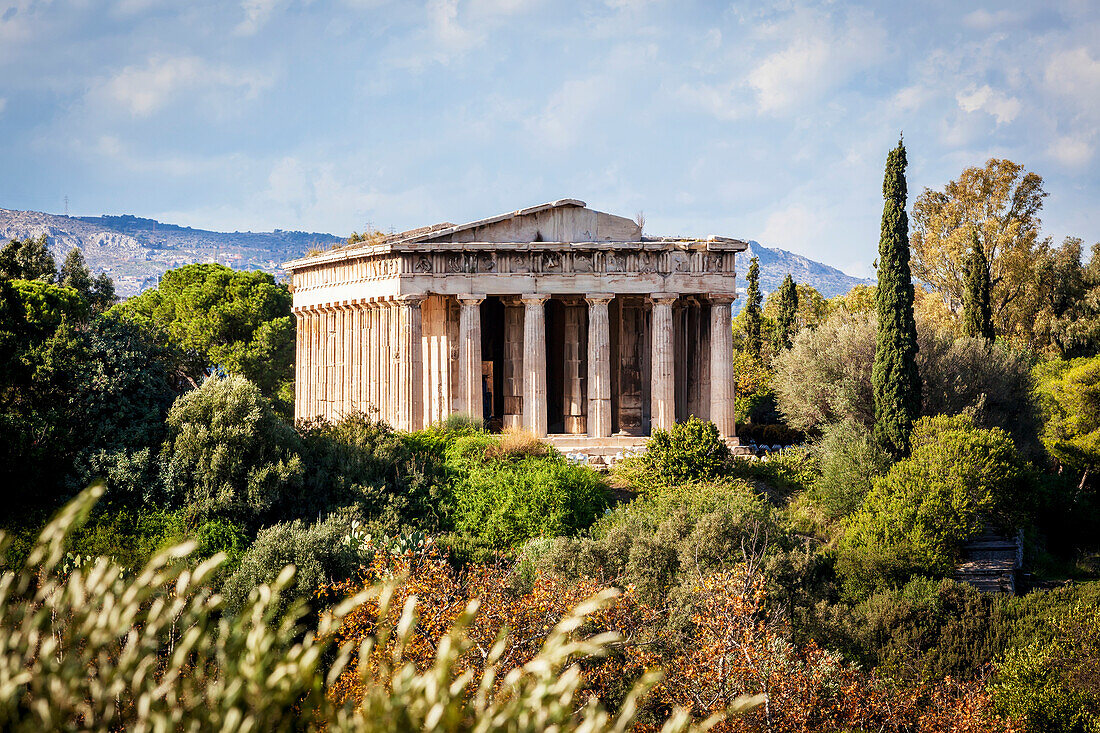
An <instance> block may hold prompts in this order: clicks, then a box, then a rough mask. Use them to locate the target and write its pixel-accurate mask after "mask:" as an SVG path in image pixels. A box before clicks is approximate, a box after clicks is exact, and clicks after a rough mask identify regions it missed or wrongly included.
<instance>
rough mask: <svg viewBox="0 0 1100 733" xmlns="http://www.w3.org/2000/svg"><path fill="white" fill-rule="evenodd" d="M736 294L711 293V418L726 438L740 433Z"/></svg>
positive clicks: (720, 433)
mask: <svg viewBox="0 0 1100 733" xmlns="http://www.w3.org/2000/svg"><path fill="white" fill-rule="evenodd" d="M735 297H736V296H734V295H725V294H716V293H712V294H711V296H710V420H711V422H713V423H714V424H715V425H716V426H717V427H718V433H719V435H721V436H722V437H723V438H732V437H734V436H735V435H737V417H736V413H735V412H734V407H733V398H734V374H733V324H732V319H731V317H730V304H731V303H732V302H733V300H734V298H735Z"/></svg>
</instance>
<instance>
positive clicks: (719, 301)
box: [707, 293, 737, 305]
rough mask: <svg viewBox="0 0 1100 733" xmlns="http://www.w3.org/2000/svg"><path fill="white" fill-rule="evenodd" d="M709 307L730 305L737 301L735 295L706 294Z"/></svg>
mask: <svg viewBox="0 0 1100 733" xmlns="http://www.w3.org/2000/svg"><path fill="white" fill-rule="evenodd" d="M707 298H708V299H710V304H711V305H730V304H731V303H733V301H735V300H737V293H707Z"/></svg>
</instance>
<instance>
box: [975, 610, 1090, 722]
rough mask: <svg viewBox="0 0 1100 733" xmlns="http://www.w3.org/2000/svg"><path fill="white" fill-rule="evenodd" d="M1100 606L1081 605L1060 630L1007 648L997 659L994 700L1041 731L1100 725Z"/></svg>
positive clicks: (1058, 625) (1057, 625)
mask: <svg viewBox="0 0 1100 733" xmlns="http://www.w3.org/2000/svg"><path fill="white" fill-rule="evenodd" d="M1098 675H1100V608H1097V607H1096V606H1093V607H1077V608H1074V609H1071V610H1070V612H1069V613H1067V614H1066V615H1065V616H1062V617H1060V618H1058V619H1057V621H1056V622H1055V634H1054V636H1053V638H1051V639H1049V640H1046V641H1039V640H1036V641H1033V642H1031V643H1030V644H1027V645H1023V646H1017V647H1014V648H1012V649H1010V650H1009V651H1008V653H1007V654H1006V655H1005V656H1004V658H1003V659H1002V660H1001V661H1000V663H999V664H998V665H997V673H996V682H995V684H994V685H993V686H992V690H993V695H994V701H995V703H996V706H997V708H998V709H999V710H1000V712H1001V713H1002V714H1004V715H1008V716H1011V717H1013V718H1017V719H1020V720H1023V721H1025V722H1026V724H1027V729H1028V730H1029V731H1037V732H1038V733H1062V732H1063V731H1070V732H1073V733H1096V732H1097V731H1100V684H1098V681H1097V680H1098Z"/></svg>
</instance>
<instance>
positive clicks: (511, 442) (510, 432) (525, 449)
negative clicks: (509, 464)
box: [485, 428, 550, 459]
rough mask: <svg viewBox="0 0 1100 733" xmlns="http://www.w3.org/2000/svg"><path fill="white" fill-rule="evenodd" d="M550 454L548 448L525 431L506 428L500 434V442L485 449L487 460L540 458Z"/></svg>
mask: <svg viewBox="0 0 1100 733" xmlns="http://www.w3.org/2000/svg"><path fill="white" fill-rule="evenodd" d="M549 452H550V446H548V445H546V443H543V442H542V441H541V440H539V439H538V438H536V437H535V436H534V434H533V433H531V432H528V431H527V430H517V429H514V428H508V429H506V430H505V431H504V432H503V433H501V434H500V440H499V441H498V442H496V443H493V444H492V445H490V446H488V447H487V448H486V449H485V457H486V458H489V459H503V458H528V457H534V458H541V457H543V456H545V455H546V454H547V453H549Z"/></svg>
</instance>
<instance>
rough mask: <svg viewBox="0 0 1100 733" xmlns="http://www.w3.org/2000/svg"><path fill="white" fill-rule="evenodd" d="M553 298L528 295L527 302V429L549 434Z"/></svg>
mask: <svg viewBox="0 0 1100 733" xmlns="http://www.w3.org/2000/svg"><path fill="white" fill-rule="evenodd" d="M548 297H549V296H546V295H525V296H523V298H522V299H521V300H522V301H523V426H524V427H525V428H527V429H528V430H530V431H531V432H532V433H534V434H535V435H536V436H537V437H540V438H541V437H543V436H544V435H546V409H547V405H546V310H545V303H546V299H547V298H548Z"/></svg>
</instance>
